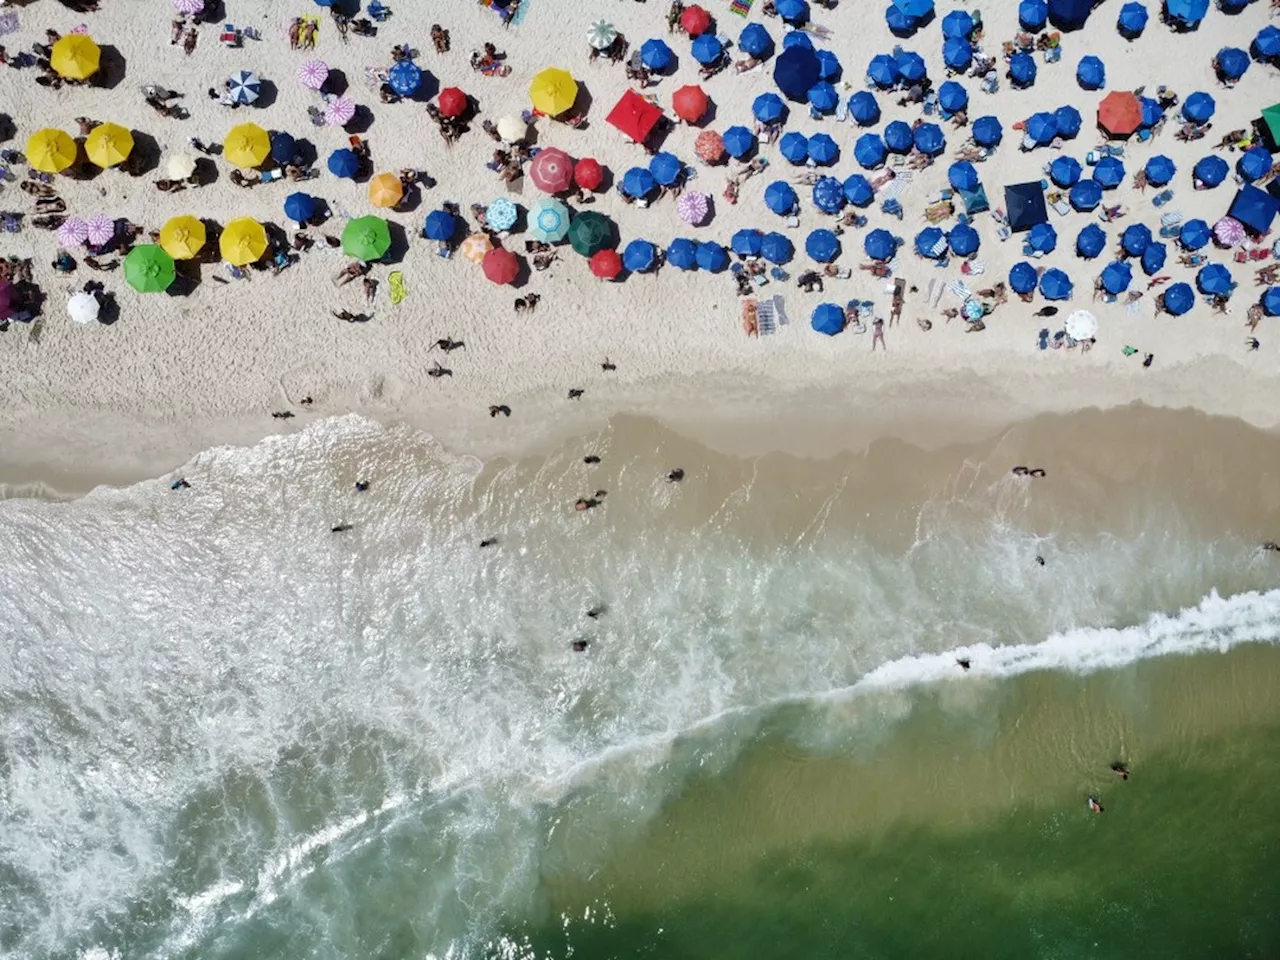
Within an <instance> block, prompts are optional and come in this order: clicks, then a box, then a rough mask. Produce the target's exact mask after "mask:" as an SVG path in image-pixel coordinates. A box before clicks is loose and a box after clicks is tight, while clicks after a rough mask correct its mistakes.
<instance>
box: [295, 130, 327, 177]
mask: <svg viewBox="0 0 1280 960" xmlns="http://www.w3.org/2000/svg"><path fill="white" fill-rule="evenodd" d="M293 155H294V158H295V159H296V160H297V161H298V166H300V167H302V169H304V170H305V169H307V168H308V167H313V166H315V165H316V164H317V163H319V162H320V153H319V151H318V150H316V145H315V144H314V143H312V142H311V141H310V140H307V139H306V138H304V137H298V138H296V139H295V140H294V141H293Z"/></svg>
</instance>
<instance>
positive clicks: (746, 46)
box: [641, 23, 773, 60]
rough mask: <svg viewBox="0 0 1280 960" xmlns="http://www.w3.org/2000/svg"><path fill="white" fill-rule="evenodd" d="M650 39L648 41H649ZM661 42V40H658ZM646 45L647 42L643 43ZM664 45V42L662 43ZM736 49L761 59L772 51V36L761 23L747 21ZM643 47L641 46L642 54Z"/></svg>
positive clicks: (739, 35)
mask: <svg viewBox="0 0 1280 960" xmlns="http://www.w3.org/2000/svg"><path fill="white" fill-rule="evenodd" d="M651 42H652V41H650V43H651ZM658 42H659V43H661V42H662V41H658ZM645 46H648V43H646V44H645ZM663 46H665V44H663ZM738 49H739V50H741V51H742V52H743V53H745V54H746V55H747V56H749V57H755V58H756V59H757V60H763V59H765V58H766V57H768V56H769V55H770V54H772V53H773V37H772V35H771V34H770V33H769V31H768V30H766V29H765V28H764V24H761V23H749V24H747V25H746V26H745V27H743V28H742V32H741V33H740V34H738ZM643 52H644V48H643V47H642V48H641V55H642V56H643Z"/></svg>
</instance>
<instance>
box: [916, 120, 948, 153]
mask: <svg viewBox="0 0 1280 960" xmlns="http://www.w3.org/2000/svg"><path fill="white" fill-rule="evenodd" d="M914 139H915V145H916V149H917V150H919V151H920V152H921V153H923V154H924V155H925V156H929V157H936V156H937V155H938V154H940V153H941V152H942V151H943V150H945V149H946V148H947V140H946V138H945V137H944V136H943V135H942V128H941V127H940V126H938V125H937V124H936V123H922V124H920V126H918V127H916V130H915V138H914Z"/></svg>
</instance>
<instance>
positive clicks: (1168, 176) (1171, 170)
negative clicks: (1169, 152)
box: [1142, 153, 1178, 187]
mask: <svg viewBox="0 0 1280 960" xmlns="http://www.w3.org/2000/svg"><path fill="white" fill-rule="evenodd" d="M1142 170H1143V172H1144V173H1145V174H1146V175H1147V183H1149V184H1151V185H1152V186H1153V187H1163V186H1164V185H1165V184H1166V183H1168V182H1169V181H1170V180H1172V179H1173V175H1174V174H1175V173H1177V172H1178V168H1177V166H1176V165H1175V164H1174V162H1173V161H1172V160H1170V159H1169V158H1168V157H1166V156H1165V155H1164V154H1163V153H1157V154H1156V155H1155V156H1154V157H1151V158H1150V159H1149V160H1147V165H1146V166H1145V167H1143V168H1142Z"/></svg>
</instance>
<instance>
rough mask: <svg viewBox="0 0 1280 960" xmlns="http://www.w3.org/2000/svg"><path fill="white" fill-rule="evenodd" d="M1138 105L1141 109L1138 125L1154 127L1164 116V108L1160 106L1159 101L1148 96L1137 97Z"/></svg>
mask: <svg viewBox="0 0 1280 960" xmlns="http://www.w3.org/2000/svg"><path fill="white" fill-rule="evenodd" d="M1138 107H1139V109H1141V111H1142V122H1141V123H1140V124H1139V126H1140V127H1154V126H1155V125H1156V124H1157V123H1159V122H1160V118H1161V117H1163V116H1164V108H1163V107H1161V106H1160V103H1159V101H1157V100H1152V99H1151V98H1150V97H1139V98H1138Z"/></svg>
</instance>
